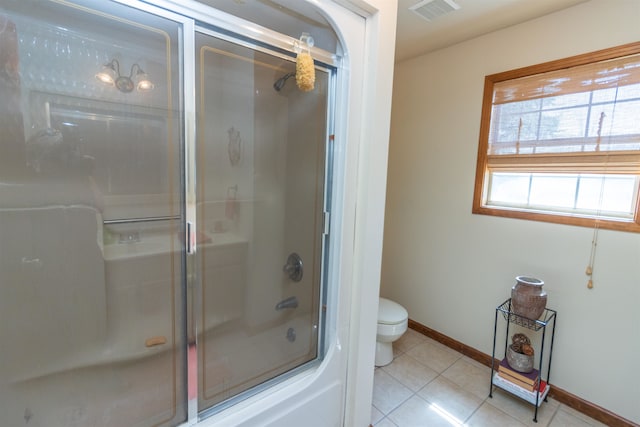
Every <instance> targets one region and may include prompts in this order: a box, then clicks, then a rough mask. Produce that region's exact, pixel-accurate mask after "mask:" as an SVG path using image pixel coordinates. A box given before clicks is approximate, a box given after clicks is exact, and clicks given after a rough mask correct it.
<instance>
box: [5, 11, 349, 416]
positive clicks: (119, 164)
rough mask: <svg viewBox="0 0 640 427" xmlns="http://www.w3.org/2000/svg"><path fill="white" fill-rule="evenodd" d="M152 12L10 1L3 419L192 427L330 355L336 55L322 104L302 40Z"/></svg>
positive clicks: (326, 71)
mask: <svg viewBox="0 0 640 427" xmlns="http://www.w3.org/2000/svg"><path fill="white" fill-rule="evenodd" d="M128 3H132V2H128ZM135 6H138V7H133V6H130V5H128V4H125V3H124V2H123V3H119V2H107V1H102V2H95V1H83V0H78V1H66V0H47V1H42V0H37V1H36V0H0V343H2V344H1V346H2V350H1V353H0V357H1V361H0V396H1V397H0V425H3V426H5V425H6V426H22V425H28V426H47V427H55V426H65V427H68V426H174V425H180V424H182V423H185V422H193V421H194V420H196V419H198V418H199V417H204V416H207V415H209V414H213V413H216V412H218V411H220V410H222V409H224V408H227V407H229V406H231V405H233V404H235V403H237V402H239V401H241V400H243V399H246V398H247V397H248V396H251V395H252V394H255V393H256V392H258V391H260V390H262V389H265V388H266V387H270V386H272V385H274V384H276V383H278V382H280V381H282V380H283V379H286V378H288V377H290V376H292V375H294V374H296V373H297V372H299V371H301V370H304V369H306V368H307V367H309V366H312V365H314V364H317V363H319V362H320V361H321V360H322V358H323V356H324V347H323V331H324V315H323V313H324V310H325V308H326V307H325V302H324V299H325V298H326V293H325V289H326V284H325V282H326V279H325V274H326V256H327V250H328V248H327V240H328V231H329V229H328V217H329V212H330V207H331V206H330V200H331V197H330V195H331V191H330V186H329V185H328V183H330V177H331V166H332V161H331V148H332V146H331V141H332V133H333V131H332V109H331V105H332V102H333V101H332V100H333V95H332V93H333V91H334V87H335V84H334V83H333V82H334V79H335V76H336V72H337V71H336V68H335V64H334V63H333V60H332V58H334V56H333V55H332V54H331V53H328V52H324V51H323V50H322V49H318V48H315V49H314V54H316V55H319V56H316V70H315V71H316V80H315V89H314V90H313V91H312V92H302V91H300V90H298V88H297V87H296V81H295V52H294V51H293V49H292V48H291V47H292V46H293V44H292V43H291V40H293V39H292V38H291V37H285V36H283V37H282V39H283V40H287V41H288V46H289V48H288V49H287V48H285V47H286V46H285V45H284V44H281V45H278V46H274V45H273V44H272V43H271V42H270V41H264V40H254V39H251V38H249V37H247V36H246V35H245V36H243V35H240V34H234V33H233V32H230V31H228V30H227V29H221V28H219V27H217V26H216V25H215V22H211V20H207V19H205V18H203V19H202V20H201V21H200V20H198V19H193V18H192V17H186V16H184V15H182V14H179V13H176V12H175V11H168V10H166V9H160V8H156V7H153V6H150V5H148V4H146V3H135ZM334 47H335V46H334Z"/></svg>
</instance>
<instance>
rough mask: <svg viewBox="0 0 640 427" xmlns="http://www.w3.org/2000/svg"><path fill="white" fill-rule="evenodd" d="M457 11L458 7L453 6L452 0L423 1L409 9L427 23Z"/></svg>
mask: <svg viewBox="0 0 640 427" xmlns="http://www.w3.org/2000/svg"><path fill="white" fill-rule="evenodd" d="M458 9H460V6H458V5H457V4H455V3H454V1H453V0H423V1H421V2H419V3H416V4H414V5H413V6H411V7H410V8H409V10H411V11H413V12H415V13H417V14H418V15H420V16H422V17H423V18H424V19H426V20H427V21H433V20H434V19H436V18H439V17H441V16H442V15H446V14H447V13H449V12H453V11H454V10H458Z"/></svg>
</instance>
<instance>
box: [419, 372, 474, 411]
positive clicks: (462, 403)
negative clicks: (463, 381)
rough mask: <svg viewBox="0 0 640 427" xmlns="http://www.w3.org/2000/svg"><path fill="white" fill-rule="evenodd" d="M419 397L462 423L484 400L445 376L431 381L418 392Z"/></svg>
mask: <svg viewBox="0 0 640 427" xmlns="http://www.w3.org/2000/svg"><path fill="white" fill-rule="evenodd" d="M418 395H419V396H420V397H422V398H423V399H424V400H426V401H428V402H430V403H432V404H433V405H435V407H436V408H439V409H441V410H442V411H445V412H446V413H448V414H451V416H452V417H454V418H455V419H458V420H461V421H464V420H466V419H467V418H469V416H470V415H471V414H472V413H473V412H474V411H475V410H477V409H478V407H480V405H482V402H483V400H484V399H480V398H479V397H477V396H476V395H474V394H473V393H470V392H468V391H466V390H464V389H463V388H462V387H460V386H459V385H457V384H455V383H453V382H451V381H449V380H448V379H446V378H444V377H443V376H439V377H438V378H436V379H435V380H433V381H431V382H430V383H429V384H428V385H427V386H425V387H424V388H423V389H422V390H420V391H419V392H418Z"/></svg>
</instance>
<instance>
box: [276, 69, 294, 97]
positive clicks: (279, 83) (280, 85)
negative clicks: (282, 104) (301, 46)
mask: <svg viewBox="0 0 640 427" xmlns="http://www.w3.org/2000/svg"><path fill="white" fill-rule="evenodd" d="M295 75H296V73H294V72H291V73H287V74H285V75H284V76H282V77H280V78H279V79H278V80H276V82H275V83H274V84H273V88H274V89H275V90H276V92H280V91H281V90H282V88H283V87H284V84H285V83H286V82H287V80H289V79H290V78H291V77H295Z"/></svg>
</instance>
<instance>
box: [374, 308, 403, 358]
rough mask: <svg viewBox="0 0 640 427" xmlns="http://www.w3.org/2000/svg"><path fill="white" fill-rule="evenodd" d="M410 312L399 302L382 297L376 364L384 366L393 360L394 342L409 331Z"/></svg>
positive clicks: (379, 311) (379, 312)
mask: <svg viewBox="0 0 640 427" xmlns="http://www.w3.org/2000/svg"><path fill="white" fill-rule="evenodd" d="M408 323H409V313H407V310H406V309H405V308H404V307H403V306H401V305H400V304H398V303H397V302H393V301H391V300H388V299H386V298H380V303H379V305H378V332H377V335H376V360H375V365H376V366H384V365H388V364H389V363H391V361H392V360H393V346H392V343H393V342H394V341H395V340H397V339H398V338H400V337H401V336H402V334H404V333H405V332H406V331H407V325H408Z"/></svg>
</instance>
